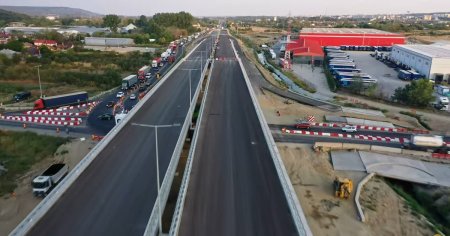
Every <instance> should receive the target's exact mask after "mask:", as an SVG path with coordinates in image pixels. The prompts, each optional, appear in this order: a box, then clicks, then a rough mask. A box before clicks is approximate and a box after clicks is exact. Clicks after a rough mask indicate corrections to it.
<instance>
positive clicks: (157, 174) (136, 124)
mask: <svg viewBox="0 0 450 236" xmlns="http://www.w3.org/2000/svg"><path fill="white" fill-rule="evenodd" d="M131 125H134V126H142V127H148V128H155V145H156V147H155V150H156V181H157V188H158V197H157V201H158V224H159V235H162V209H161V196H160V195H159V194H160V191H161V187H160V182H159V149H158V128H170V127H177V126H180V124H171V125H147V124H138V123H131Z"/></svg>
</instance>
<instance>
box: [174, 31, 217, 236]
mask: <svg viewBox="0 0 450 236" xmlns="http://www.w3.org/2000/svg"><path fill="white" fill-rule="evenodd" d="M218 35H219V34H217V36H218ZM213 68H214V60H212V62H211V69H210V71H209V74H208V81H207V83H206V86H205V91H204V94H203V98H202V103H201V105H200V112H199V117H198V120H197V125H196V127H195V131H194V137H193V139H192V142H191V148H190V150H189V156H188V159H187V162H186V168H185V171H184V175H183V180H182V182H181V186H180V192H179V194H178V199H177V203H176V205H175V210H174V214H173V218H172V224H171V226H170V232H169V235H171V236H172V235H178V231H179V229H180V224H181V217H182V216H183V209H184V202H185V200H186V194H187V190H188V187H189V180H190V178H191V171H192V165H193V162H194V156H195V151H196V147H197V140H198V136H199V134H200V128H201V123H202V120H203V111H204V109H205V104H206V98H207V97H208V90H209V83H210V81H211V79H212V77H211V75H212V71H213Z"/></svg>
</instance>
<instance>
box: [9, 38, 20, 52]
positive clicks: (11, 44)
mask: <svg viewBox="0 0 450 236" xmlns="http://www.w3.org/2000/svg"><path fill="white" fill-rule="evenodd" d="M6 48H8V49H11V50H13V51H16V52H21V51H22V49H23V43H22V42H20V41H18V40H13V41H9V42H8V43H7V44H6Z"/></svg>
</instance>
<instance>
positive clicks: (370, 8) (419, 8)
mask: <svg viewBox="0 0 450 236" xmlns="http://www.w3.org/2000/svg"><path fill="white" fill-rule="evenodd" d="M0 5H15V6H59V7H74V8H81V9H84V10H89V11H92V12H96V13H100V14H118V15H127V16H138V15H147V16H150V15H153V14H155V13H158V12H179V11H186V12H189V13H191V14H192V15H194V16H261V15H266V16H288V15H289V13H290V14H291V15H292V16H312V15H342V14H394V13H395V14H398V13H407V12H408V11H409V12H411V13H414V12H418V13H426V12H438V11H439V12H442V11H444V12H450V0H308V1H306V0H276V1H267V0H221V1H218V0H170V1H158V0H76V1H74V0H58V1H56V0H1V1H0Z"/></svg>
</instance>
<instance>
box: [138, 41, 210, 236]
mask: <svg viewBox="0 0 450 236" xmlns="http://www.w3.org/2000/svg"><path fill="white" fill-rule="evenodd" d="M203 41H204V40H202V41H200V42H199V44H198V45H197V46H195V47H194V49H192V51H191V52H189V54H187V55H186V57H184V58H183V59H182V60H180V63H178V64H177V65H176V66H175V67H173V68H172V69H171V71H174V70H175V69H176V68H178V66H180V65H181V63H182V62H184V61H186V58H188V57H189V56H190V55H191V54H192V53H193V52H194V51H195V50H196V49H197V47H199V46H200V45H201V44H202V43H203ZM208 63H209V62H208V60H206V62H205V65H207V64H208ZM207 69H208V68H207V66H205V67H204V68H203V71H202V73H201V75H200V76H201V77H200V81H199V83H198V85H197V88H196V89H195V90H194V91H195V93H194V97H193V99H192V102H191V105H190V107H189V111H188V113H187V115H186V119H185V120H184V122H183V126H182V129H181V132H180V136H179V137H178V140H177V144H176V146H175V148H174V151H173V153H172V157H171V158H170V162H169V166H168V167H167V171H166V174H165V175H164V179H163V182H162V184H161V187H160V194H159V196H158V197H157V199H156V201H155V204H154V205H153V209H152V212H151V214H150V218H149V220H148V222H147V226H146V228H145V231H144V236H152V235H156V234H157V231H158V229H159V214H158V210H159V206H158V203H160V204H161V206H160V207H161V209H165V207H166V203H167V199H168V198H169V193H170V188H171V186H172V181H173V178H174V176H175V172H176V167H177V166H178V161H179V159H180V156H181V152H182V149H183V146H184V142H185V138H186V136H187V133H188V130H189V128H190V126H191V121H192V116H193V114H194V110H195V101H197V100H198V97H199V95H200V91H201V87H202V84H203V79H204V78H205V73H206V71H207ZM167 76H168V75H165V76H164V77H167Z"/></svg>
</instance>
